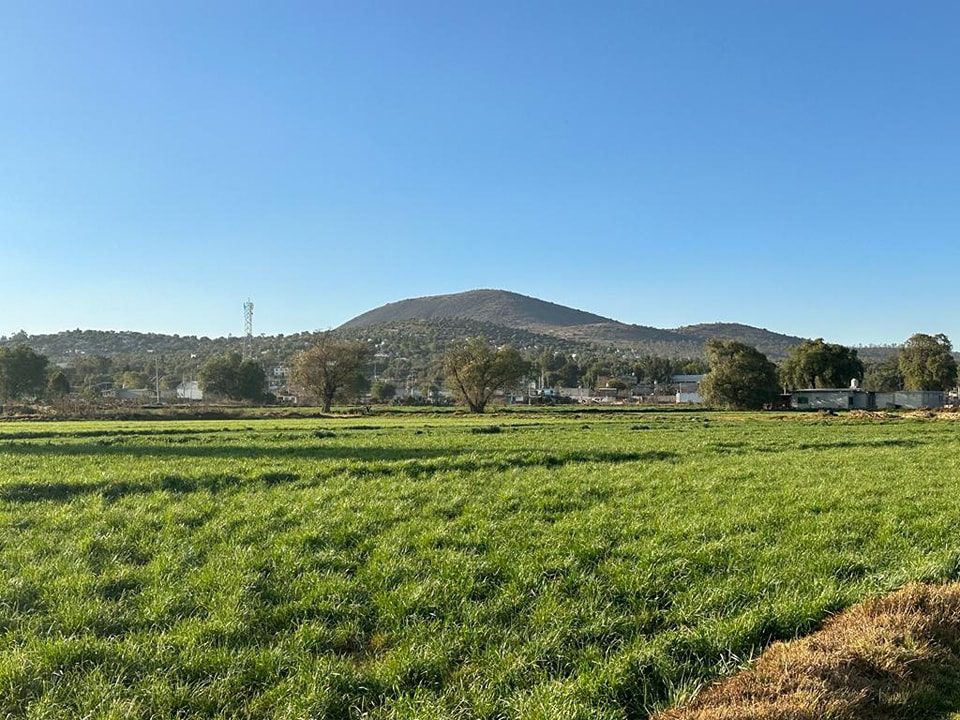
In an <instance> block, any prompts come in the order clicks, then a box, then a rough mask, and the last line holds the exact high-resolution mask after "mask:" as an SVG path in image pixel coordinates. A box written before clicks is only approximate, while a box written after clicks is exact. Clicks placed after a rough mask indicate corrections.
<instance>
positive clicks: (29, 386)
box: [0, 345, 47, 401]
mask: <svg viewBox="0 0 960 720" xmlns="http://www.w3.org/2000/svg"><path fill="white" fill-rule="evenodd" d="M46 384H47V357H46V355H39V354H37V353H35V352H34V351H33V350H32V349H31V348H29V347H27V346H26V345H17V346H16V347H12V348H9V347H0V401H9V400H16V399H18V398H22V397H27V396H33V397H36V396H38V395H41V394H42V393H43V390H44V388H45V387H46Z"/></svg>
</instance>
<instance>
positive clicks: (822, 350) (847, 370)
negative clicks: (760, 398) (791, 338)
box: [780, 338, 863, 389]
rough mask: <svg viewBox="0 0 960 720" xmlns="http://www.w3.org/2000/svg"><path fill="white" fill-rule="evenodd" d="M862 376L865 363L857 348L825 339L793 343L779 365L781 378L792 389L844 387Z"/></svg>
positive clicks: (785, 385)
mask: <svg viewBox="0 0 960 720" xmlns="http://www.w3.org/2000/svg"><path fill="white" fill-rule="evenodd" d="M862 379H863V363H862V362H861V361H860V358H858V357H857V351H856V350H854V349H852V348H848V347H845V346H843V345H837V344H835V343H828V342H824V341H823V338H817V339H816V340H804V341H803V342H802V343H800V344H799V345H796V346H794V347H793V348H791V349H790V352H789V353H788V354H787V357H786V359H785V360H784V361H783V363H782V364H781V366H780V380H781V382H782V383H783V385H784V387H787V388H791V389H796V388H845V387H849V386H850V381H851V380H858V381H859V380H862Z"/></svg>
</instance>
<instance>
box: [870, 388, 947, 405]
mask: <svg viewBox="0 0 960 720" xmlns="http://www.w3.org/2000/svg"><path fill="white" fill-rule="evenodd" d="M872 394H873V396H874V407H876V408H877V409H878V410H883V409H885V408H904V409H906V410H918V409H920V408H938V407H943V406H944V405H945V404H946V402H947V396H946V394H945V393H944V392H942V391H940V390H898V391H897V392H878V393H872Z"/></svg>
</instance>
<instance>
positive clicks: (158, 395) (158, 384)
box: [157, 355, 160, 405]
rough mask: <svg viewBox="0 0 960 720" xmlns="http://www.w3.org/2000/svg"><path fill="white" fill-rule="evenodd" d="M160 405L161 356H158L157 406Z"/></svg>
mask: <svg viewBox="0 0 960 720" xmlns="http://www.w3.org/2000/svg"><path fill="white" fill-rule="evenodd" d="M159 404H160V356H159V355H157V405H159Z"/></svg>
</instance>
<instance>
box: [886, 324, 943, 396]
mask: <svg viewBox="0 0 960 720" xmlns="http://www.w3.org/2000/svg"><path fill="white" fill-rule="evenodd" d="M898 365H899V368H900V373H901V374H902V375H903V385H904V387H905V388H906V389H907V390H947V389H949V388H951V387H953V386H954V385H955V384H956V382H957V361H956V359H955V358H954V357H953V346H952V345H951V344H950V339H949V338H948V337H947V336H946V335H944V334H942V333H941V334H939V335H926V334H924V333H917V334H915V335H913V336H911V337H910V339H909V340H907V342H906V343H904V345H903V349H902V350H901V351H900V359H899V362H898Z"/></svg>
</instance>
